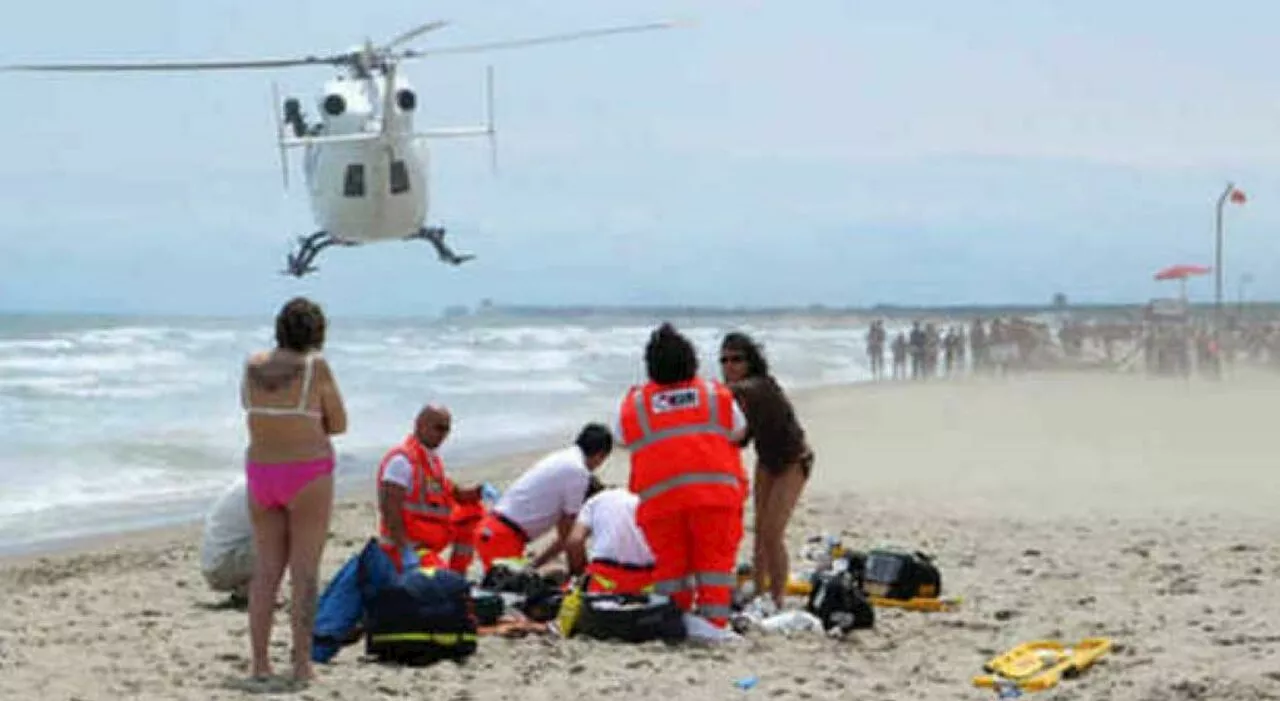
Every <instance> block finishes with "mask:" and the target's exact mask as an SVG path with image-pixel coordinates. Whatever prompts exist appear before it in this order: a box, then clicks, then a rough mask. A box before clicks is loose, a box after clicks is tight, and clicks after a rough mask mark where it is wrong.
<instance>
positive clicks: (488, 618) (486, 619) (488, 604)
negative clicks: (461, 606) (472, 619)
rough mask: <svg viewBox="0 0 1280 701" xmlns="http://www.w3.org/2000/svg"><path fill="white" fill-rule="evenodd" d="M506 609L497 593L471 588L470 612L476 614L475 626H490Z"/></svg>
mask: <svg viewBox="0 0 1280 701" xmlns="http://www.w3.org/2000/svg"><path fill="white" fill-rule="evenodd" d="M506 608H507V607H506V603H505V602H504V601H503V600H502V595H501V594H499V593H498V592H493V591H488V590H486V589H479V588H476V587H472V589H471V610H472V611H474V612H475V614H476V624H477V625H482V626H491V625H493V624H495V623H497V622H498V619H499V618H502V613H503V611H505V610H506Z"/></svg>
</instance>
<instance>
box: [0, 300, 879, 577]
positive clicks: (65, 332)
mask: <svg viewBox="0 0 1280 701" xmlns="http://www.w3.org/2000/svg"><path fill="white" fill-rule="evenodd" d="M658 321H659V320H658V319H656V318H654V319H647V318H643V317H634V316H619V317H613V318H611V317H607V316H606V317H598V316H593V317H590V318H559V319H557V318H555V317H552V316H547V317H539V318H526V317H504V316H503V315H501V314H494V315H469V316H465V317H461V318H452V319H450V318H443V317H442V318H433V319H422V320H413V319H409V320H406V319H341V320H336V321H331V323H330V327H329V330H328V341H327V343H326V346H325V349H324V353H325V356H326V357H327V358H328V359H329V362H330V364H331V365H332V367H333V369H334V372H335V374H336V376H337V379H338V383H339V387H340V389H341V391H342V393H343V395H344V398H345V400H346V405H347V412H348V415H349V429H348V431H347V433H346V434H344V435H342V436H339V437H337V438H336V439H335V448H336V450H337V453H338V468H337V470H338V472H337V474H338V479H339V489H340V491H341V490H350V489H353V488H356V486H355V485H365V484H367V483H368V480H369V479H370V478H371V476H372V474H373V472H374V471H375V470H376V467H377V463H378V460H379V459H380V458H381V456H382V454H383V453H384V452H385V451H386V450H387V449H388V448H389V447H391V446H392V445H394V444H395V443H396V442H398V441H399V440H401V439H402V438H403V437H404V436H405V435H406V434H407V433H408V431H409V430H410V426H411V423H412V420H413V417H414V415H415V414H416V412H417V410H418V409H419V407H421V406H422V405H423V404H424V403H425V402H435V403H441V404H445V405H447V406H448V407H450V409H451V410H452V412H453V416H454V428H453V432H452V435H451V436H450V437H449V440H448V442H447V443H446V444H445V445H444V447H443V448H442V455H443V456H444V458H445V460H446V461H447V464H448V465H449V466H450V468H449V469H450V470H452V471H465V470H466V469H467V466H468V465H475V464H477V463H478V462H480V461H483V460H485V459H486V458H492V457H495V456H499V455H503V454H511V453H514V452H518V451H523V450H528V449H532V448H537V447H542V446H548V445H553V444H560V443H567V442H569V441H571V440H572V438H573V435H574V434H575V432H576V429H578V428H579V427H580V426H581V425H582V424H583V423H585V422H587V421H593V420H596V421H610V420H611V418H612V415H613V413H614V412H615V411H616V410H617V406H618V402H619V400H620V399H621V397H622V395H623V393H624V392H625V391H626V389H627V387H628V386H629V385H631V384H632V383H636V382H639V381H642V378H643V374H644V367H643V357H642V355H643V347H644V343H645V341H646V339H647V337H648V334H649V332H650V331H651V330H652V329H653V328H654V326H655V324H656V323H657V322H658ZM672 321H673V322H674V323H676V324H677V326H678V327H679V328H681V330H682V331H684V332H685V333H686V334H687V335H688V336H689V337H690V338H691V339H692V340H693V341H694V343H695V344H696V346H697V348H698V351H699V355H700V358H701V364H702V365H701V367H702V368H703V372H704V373H711V374H714V373H717V372H718V368H717V365H716V351H717V347H718V343H719V339H720V338H721V336H722V335H723V334H724V333H726V332H728V331H730V330H742V331H746V332H748V333H751V334H753V335H755V336H756V337H757V338H758V339H759V340H761V341H762V342H763V343H764V344H765V348H766V352H767V354H768V356H769V358H770V362H771V363H772V365H773V367H774V371H775V374H776V375H777V376H778V377H779V379H780V380H781V381H782V382H783V383H784V385H785V386H787V387H789V388H791V389H801V388H806V387H817V386H824V385H837V384H846V383H855V382H862V381H866V380H868V379H870V369H869V366H868V362H867V357H866V352H865V335H866V332H867V326H866V323H865V322H864V321H861V320H858V319H856V318H847V319H841V318H805V317H799V316H794V315H780V316H776V317H769V316H759V315H751V316H744V317H742V318H734V317H732V316H713V317H709V318H690V319H686V320H681V319H672ZM888 327H889V331H890V332H891V334H892V333H893V332H896V331H897V330H898V329H897V327H895V326H894V325H893V324H889V325H888ZM273 329H274V327H273V320H272V319H244V318H235V319H200V318H182V319H173V318H158V317H157V318H148V317H140V316H130V317H105V316H53V315H50V316H40V315H9V316H5V315H0V553H5V554H14V553H23V552H31V551H38V550H42V549H46V548H48V547H50V546H53V545H56V544H58V543H60V542H66V541H69V540H71V541H74V540H76V539H80V538H84V537H89V536H99V535H105V534H113V533H122V532H127V531H131V530H136V529H143V528H151V527H156V526H163V525H166V524H176V523H186V522H191V521H193V520H196V519H199V518H201V517H202V515H203V513H204V511H205V510H206V508H207V507H208V505H209V503H210V502H211V500H212V499H213V498H215V497H216V496H217V495H218V494H219V493H220V492H221V491H222V490H223V489H225V488H226V486H227V485H228V484H229V483H230V482H232V481H233V480H234V479H235V478H236V477H237V476H238V475H240V474H242V472H243V469H244V468H243V464H244V463H243V455H244V449H245V444H246V433H245V426H244V415H243V412H242V410H241V408H240V405H239V394H238V389H239V381H240V375H241V369H242V365H243V361H244V359H245V357H246V356H247V355H248V354H249V353H251V352H253V351H254V350H257V349H263V348H269V347H271V346H272V345H273Z"/></svg>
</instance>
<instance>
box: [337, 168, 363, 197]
mask: <svg viewBox="0 0 1280 701" xmlns="http://www.w3.org/2000/svg"><path fill="white" fill-rule="evenodd" d="M342 194H343V195H344V196H346V197H364V164H363V163H352V164H351V165H349V166H347V175H346V177H345V178H343V181H342Z"/></svg>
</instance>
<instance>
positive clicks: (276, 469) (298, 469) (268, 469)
mask: <svg viewBox="0 0 1280 701" xmlns="http://www.w3.org/2000/svg"><path fill="white" fill-rule="evenodd" d="M244 472H245V480H246V481H247V482H248V484H249V494H250V495H251V496H252V497H253V500H254V501H256V502H258V505H259V506H261V507H263V508H264V509H283V508H285V507H287V506H288V505H289V502H291V501H293V498H294V497H295V496H297V494H298V492H300V491H302V488H303V487H305V486H307V485H308V484H310V483H311V481H312V480H314V479H316V478H317V477H322V476H324V475H329V474H333V456H327V457H323V458H316V459H315V460H300V461H298V462H280V463H257V462H246V463H245V466H244Z"/></svg>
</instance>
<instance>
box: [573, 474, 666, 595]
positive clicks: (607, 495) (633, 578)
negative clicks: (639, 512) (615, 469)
mask: <svg viewBox="0 0 1280 701" xmlns="http://www.w3.org/2000/svg"><path fill="white" fill-rule="evenodd" d="M639 503H640V497H638V496H636V495H635V494H634V493H632V492H629V491H627V490H626V489H621V488H617V487H614V488H611V489H605V490H603V491H601V492H599V493H597V494H595V495H594V496H592V497H590V498H589V499H587V502H586V503H585V504H583V505H582V511H580V512H578V519H577V522H576V523H574V525H573V530H572V531H570V532H569V537H568V538H567V539H566V542H565V552H566V553H567V554H568V557H569V569H570V571H572V572H582V571H584V570H585V572H586V574H587V575H588V577H589V579H588V582H587V591H588V592H611V593H616V594H640V593H643V592H645V591H646V590H647V589H649V588H650V586H651V585H652V584H653V552H652V551H651V550H650V549H649V542H648V541H647V540H645V537H644V533H643V532H641V530H640V527H639V526H637V525H636V506H637V505H639ZM588 539H590V542H591V545H590V548H588V546H587V540H588Z"/></svg>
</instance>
